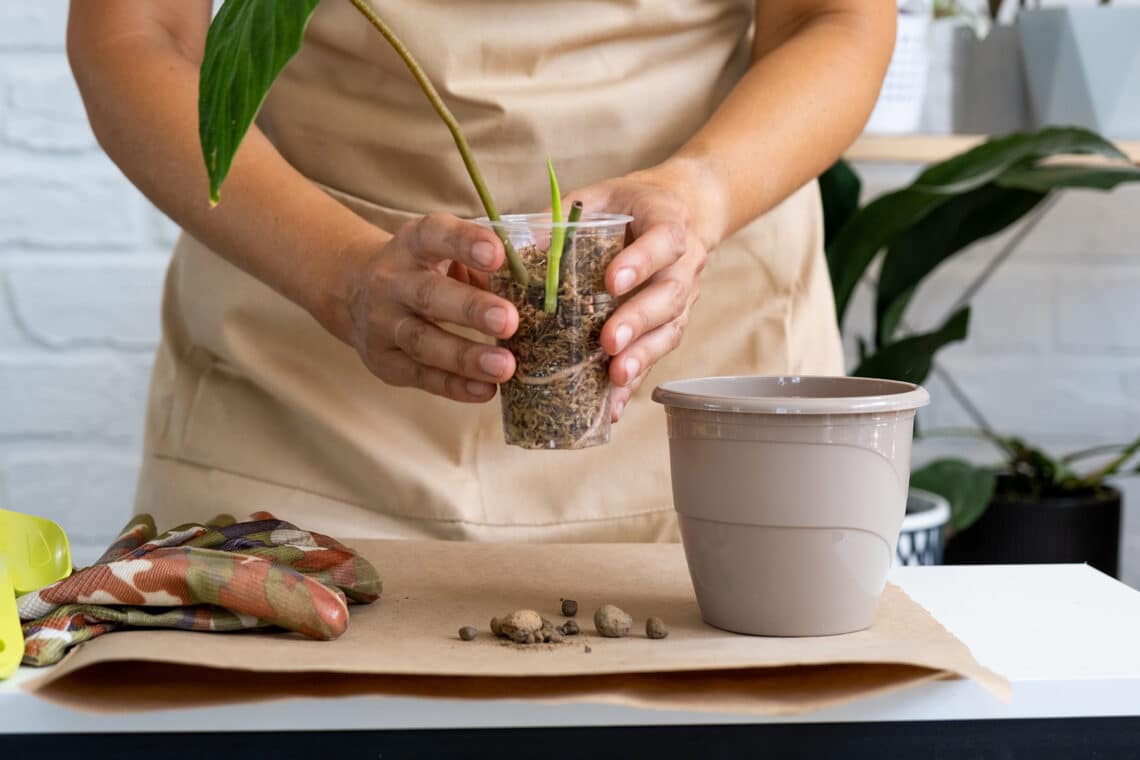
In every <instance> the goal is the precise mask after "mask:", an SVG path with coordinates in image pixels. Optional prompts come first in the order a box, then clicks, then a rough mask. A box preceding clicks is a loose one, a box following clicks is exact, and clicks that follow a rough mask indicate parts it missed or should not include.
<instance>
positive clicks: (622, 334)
mask: <svg viewBox="0 0 1140 760" xmlns="http://www.w3.org/2000/svg"><path fill="white" fill-rule="evenodd" d="M632 337H633V328H632V327H630V326H629V325H618V329H617V330H616V331H615V332H614V343H616V344H617V351H615V352H614V353H617V354H620V353H621V352H622V351H624V350H625V347H626V346H627V345H628V344H629V339H630V338H632Z"/></svg>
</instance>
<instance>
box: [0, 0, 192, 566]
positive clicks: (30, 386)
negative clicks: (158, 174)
mask: <svg viewBox="0 0 1140 760" xmlns="http://www.w3.org/2000/svg"><path fill="white" fill-rule="evenodd" d="M66 15H67V3H66V2H65V1H64V0H36V1H35V2H8V3H0V188H2V190H0V505H3V506H5V507H10V508H13V509H17V510H23V511H28V512H35V513H38V514H43V515H46V516H48V517H52V518H54V519H57V520H59V521H61V522H62V523H63V524H64V525H65V526H66V528H67V530H68V532H69V533H70V534H71V536H72V538H73V540H74V543H75V545H76V556H77V559H78V560H79V561H81V562H85V561H89V560H91V559H93V558H94V556H95V555H97V554H98V552H99V551H100V550H101V548H102V547H103V546H104V545H105V544H106V542H107V540H108V538H109V537H111V536H113V534H114V533H115V531H116V530H117V529H118V528H119V527H120V526H121V524H122V523H123V522H125V520H126V518H127V517H128V516H129V514H130V509H131V503H132V500H133V492H134V487H135V477H136V473H137V470H138V461H139V452H140V450H141V446H142V424H143V408H144V403H145V400H146V389H147V382H148V376H149V372H150V364H151V354H152V352H153V350H154V347H155V344H156V340H157V336H158V305H159V298H160V295H161V284H162V275H163V272H164V270H165V266H166V261H167V257H168V252H169V250H170V247H171V246H170V244H171V241H172V239H173V233H172V225H171V224H170V222H169V221H168V220H166V219H165V218H164V217H162V216H161V215H160V214H159V213H158V212H157V211H155V210H154V209H153V208H152V207H151V206H150V204H149V203H148V202H147V201H146V200H145V199H144V198H143V197H142V196H141V195H140V194H139V193H138V192H137V191H135V190H134V188H133V187H132V186H131V185H130V183H129V182H127V181H126V180H125V179H124V178H123V177H122V175H121V174H120V173H119V171H118V169H116V168H115V166H114V165H113V164H112V163H111V162H110V161H109V160H108V159H107V158H106V156H104V155H103V153H102V151H100V150H99V148H98V146H97V145H96V142H95V138H94V136H93V135H92V134H91V130H90V128H89V127H88V125H87V118H86V115H85V114H84V111H83V105H82V103H81V101H80V98H79V94H78V92H77V91H76V88H75V84H74V82H73V81H72V78H71V73H70V71H69V69H68V65H67V58H66V55H65V53H64V50H63V44H64V27H65V22H66Z"/></svg>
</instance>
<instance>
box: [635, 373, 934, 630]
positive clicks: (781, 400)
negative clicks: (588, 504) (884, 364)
mask: <svg viewBox="0 0 1140 760" xmlns="http://www.w3.org/2000/svg"><path fill="white" fill-rule="evenodd" d="M653 399H654V400H655V401H658V402H660V403H662V404H664V405H665V411H666V416H667V418H668V422H669V457H670V467H671V471H672V478H673V503H674V505H675V506H676V508H677V513H678V517H679V519H680V525H681V538H682V541H683V543H684V547H685V557H686V559H687V560H688V563H689V574H690V575H691V576H692V580H693V588H694V590H695V591H696V594H697V602H698V604H699V605H700V608H701V615H702V616H703V617H704V619H705V622H707V623H709V624H710V625H714V626H716V627H718V628H724V629H726V630H729V631H735V632H737V633H748V634H754V635H762V636H823V635H829V634H838V633H848V632H851V631H857V630H862V629H864V628H867V627H868V626H870V625H871V622H872V620H873V619H874V616H875V608H876V606H877V605H878V601H879V596H880V595H881V594H882V591H883V586H884V584H885V583H886V578H887V570H888V569H889V568H890V566H891V560H892V558H893V556H894V550H895V541H896V540H897V539H898V534H899V526H900V525H901V524H902V519H903V514H904V513H905V511H906V494H907V485H908V481H909V479H910V446H911V438H912V436H913V432H914V414H915V410H916V409H918V408H919V407H921V406H925V405H926V404H927V403H928V402H929V400H930V397H929V395H928V394H927V392H926V391H925V390H923V389H922V388H920V387H918V386H916V385H912V384H910V383H901V382H895V381H890V380H872V379H865V378H847V377H719V378H701V379H695V380H681V381H676V382H671V383H666V384H664V385H661V386H659V387H657V388H656V389H655V390H654V391H653Z"/></svg>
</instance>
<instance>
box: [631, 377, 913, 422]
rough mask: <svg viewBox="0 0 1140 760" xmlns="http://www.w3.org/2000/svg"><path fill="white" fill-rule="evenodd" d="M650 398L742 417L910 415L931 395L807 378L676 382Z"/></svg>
mask: <svg viewBox="0 0 1140 760" xmlns="http://www.w3.org/2000/svg"><path fill="white" fill-rule="evenodd" d="M773 391H775V392H773ZM837 391H839V392H838V393H837ZM797 392H798V395H797ZM652 398H653V400H654V401H656V402H658V403H659V404H664V405H665V406H667V407H672V408H678V409H698V410H702V411H708V412H735V413H743V414H867V413H874V412H901V411H909V410H913V409H918V408H919V407H922V406H926V405H927V404H929V403H930V394H929V393H927V392H926V389H925V388H923V387H922V386H919V385H915V384H914V383H905V382H902V381H899V380H879V379H875V378H865V377H832V376H809V375H771V376H768V375H726V376H720V377H699V378H690V379H686V380H673V381H670V382H667V383H662V384H661V385H659V386H657V387H656V388H654V389H653V396H652Z"/></svg>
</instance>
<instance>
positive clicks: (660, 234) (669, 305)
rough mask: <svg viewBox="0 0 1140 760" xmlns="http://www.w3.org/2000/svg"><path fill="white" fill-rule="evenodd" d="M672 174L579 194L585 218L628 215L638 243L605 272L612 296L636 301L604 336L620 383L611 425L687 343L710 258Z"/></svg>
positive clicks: (624, 180)
mask: <svg viewBox="0 0 1140 760" xmlns="http://www.w3.org/2000/svg"><path fill="white" fill-rule="evenodd" d="M668 176H669V175H668V174H667V173H665V172H658V171H657V170H652V169H651V170H647V171H644V172H637V173H635V174H631V175H628V176H626V177H621V178H618V179H612V180H607V181H605V182H601V183H599V184H596V185H591V186H589V187H587V188H583V189H581V190H578V191H575V192H573V193H571V194H570V195H569V197H568V201H571V202H572V201H575V200H580V201H582V204H583V207H584V210H585V211H587V212H591V211H593V212H608V213H614V214H629V215H630V216H632V217H633V221H632V222H631V223H630V234H631V235H632V237H633V242H632V243H631V244H630V245H628V246H627V247H626V248H625V249H624V250H623V251H622V252H621V253H619V254H618V255H617V256H616V257H614V260H613V263H611V264H610V266H609V268H608V269H607V270H606V288H607V290H609V292H610V293H611V294H613V295H614V296H625V295H626V294H631V295H629V297H628V298H627V299H626V300H625V302H624V303H622V305H621V306H619V307H618V309H617V311H615V312H614V314H613V315H612V316H611V317H610V318H609V320H608V321H607V322H606V325H605V327H604V328H603V329H602V335H601V342H602V348H603V349H605V351H606V352H607V353H609V354H610V356H611V357H613V358H612V361H611V362H610V379H611V380H612V381H613V384H614V391H613V402H612V412H611V414H612V418H613V420H614V421H615V422H616V421H617V420H618V419H620V418H621V415H622V412H623V411H624V410H625V406H626V404H627V403H628V402H629V399H630V397H631V396H632V395H633V393H634V391H636V390H637V388H638V387H639V386H640V385H641V383H642V381H643V380H645V376H646V375H647V374H648V373H649V370H650V369H651V368H652V367H653V365H654V364H656V363H657V362H658V361H660V360H661V359H662V357H664V356H665V355H666V354H668V353H669V352H670V351H672V350H673V349H675V348H677V346H678V345H680V343H681V338H682V336H683V335H684V333H685V327H686V326H687V325H688V322H689V312H690V310H691V309H692V307H693V303H694V302H696V300H697V297H698V296H699V294H700V273H701V270H702V269H704V266H705V261H706V260H707V258H708V251H707V250H706V246H705V244H704V243H703V242H702V241H701V239H700V237H699V236H698V235H697V234H696V232H695V229H694V223H693V211H692V208H691V204H690V203H689V202H688V201H687V200H686V199H685V197H684V195H683V192H682V191H681V190H680V189H679V186H678V183H677V182H675V181H672V180H670V179H668V178H667V177H668Z"/></svg>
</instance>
